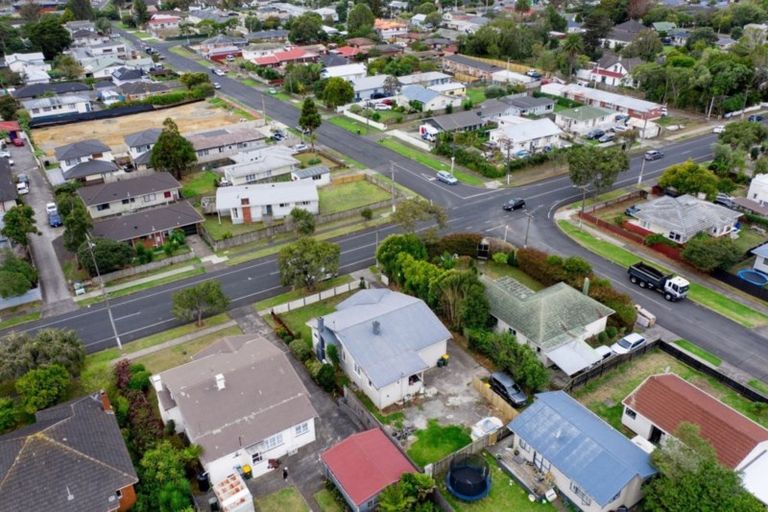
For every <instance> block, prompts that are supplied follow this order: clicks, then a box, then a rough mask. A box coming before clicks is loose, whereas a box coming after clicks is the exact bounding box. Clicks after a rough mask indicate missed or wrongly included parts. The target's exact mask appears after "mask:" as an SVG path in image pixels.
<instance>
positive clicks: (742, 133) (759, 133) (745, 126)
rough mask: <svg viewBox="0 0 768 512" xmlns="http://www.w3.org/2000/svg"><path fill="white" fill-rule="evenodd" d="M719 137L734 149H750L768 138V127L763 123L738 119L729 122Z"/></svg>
mask: <svg viewBox="0 0 768 512" xmlns="http://www.w3.org/2000/svg"><path fill="white" fill-rule="evenodd" d="M718 138H719V139H720V142H722V143H724V144H728V145H729V146H731V147H732V148H734V149H744V150H747V151H748V150H749V149H751V148H752V146H755V145H758V144H760V143H762V142H763V141H764V140H765V139H766V138H768V128H766V127H765V125H763V124H762V123H753V122H751V121H736V122H735V123H728V124H727V125H726V126H725V130H723V133H721V134H720V135H719V136H718Z"/></svg>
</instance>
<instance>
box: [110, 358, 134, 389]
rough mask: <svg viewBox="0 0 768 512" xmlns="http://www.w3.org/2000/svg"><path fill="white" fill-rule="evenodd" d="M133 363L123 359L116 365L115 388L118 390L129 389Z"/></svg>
mask: <svg viewBox="0 0 768 512" xmlns="http://www.w3.org/2000/svg"><path fill="white" fill-rule="evenodd" d="M130 366H131V362H130V361H129V360H128V359H121V360H120V361H118V362H117V363H115V367H114V369H113V373H114V376H115V386H116V387H117V389H120V390H124V389H127V388H128V383H129V382H130V380H131V368H130Z"/></svg>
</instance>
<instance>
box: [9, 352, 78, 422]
mask: <svg viewBox="0 0 768 512" xmlns="http://www.w3.org/2000/svg"><path fill="white" fill-rule="evenodd" d="M69 382H70V375H69V373H68V372H67V370H66V368H64V367H63V366H60V365H58V364H52V365H50V366H45V367H43V368H39V369H37V370H30V371H28V372H27V373H26V374H24V375H23V376H22V377H20V378H19V379H18V380H17V381H16V391H17V392H18V393H19V398H20V399H21V405H22V409H23V410H24V412H26V413H27V414H35V413H36V412H37V411H39V410H41V409H45V408H47V407H50V406H52V405H54V404H56V403H57V402H58V401H59V400H60V399H62V398H63V397H64V396H65V394H66V392H67V389H68V388H69Z"/></svg>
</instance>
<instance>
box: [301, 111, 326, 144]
mask: <svg viewBox="0 0 768 512" xmlns="http://www.w3.org/2000/svg"><path fill="white" fill-rule="evenodd" d="M322 122H323V119H322V118H321V117H320V113H319V112H318V111H317V106H316V105H315V102H314V101H312V98H306V99H304V103H303V104H302V105H301V115H300V116H299V126H300V127H301V128H303V129H304V130H306V131H307V132H309V140H310V142H311V144H312V151H314V150H315V141H314V140H313V138H312V135H313V134H314V133H315V130H317V129H318V128H319V127H320V125H321V124H322Z"/></svg>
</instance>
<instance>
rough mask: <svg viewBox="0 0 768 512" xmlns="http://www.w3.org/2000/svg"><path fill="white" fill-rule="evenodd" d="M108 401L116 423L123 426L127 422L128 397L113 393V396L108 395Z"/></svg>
mask: <svg viewBox="0 0 768 512" xmlns="http://www.w3.org/2000/svg"><path fill="white" fill-rule="evenodd" d="M109 401H110V402H111V403H112V410H113V411H115V418H116V419H117V424H118V425H120V427H125V426H126V424H127V422H128V410H129V408H130V405H131V404H130V403H129V402H128V399H127V398H125V397H124V396H123V395H120V394H115V396H114V398H113V397H111V396H110V398H109Z"/></svg>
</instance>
